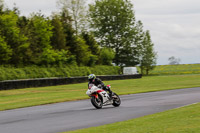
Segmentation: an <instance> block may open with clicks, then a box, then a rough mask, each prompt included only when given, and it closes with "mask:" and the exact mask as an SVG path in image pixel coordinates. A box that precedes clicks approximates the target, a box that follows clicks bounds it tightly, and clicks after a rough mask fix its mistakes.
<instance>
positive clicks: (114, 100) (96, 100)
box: [86, 84, 121, 109]
mask: <svg viewBox="0 0 200 133" xmlns="http://www.w3.org/2000/svg"><path fill="white" fill-rule="evenodd" d="M107 87H109V88H111V86H110V85H107ZM86 94H87V95H88V96H89V97H90V98H91V103H92V105H93V106H94V107H95V108H97V109H101V108H102V106H107V105H113V106H114V107H118V106H120V104H121V100H120V97H119V96H118V95H117V94H116V93H113V95H112V97H110V96H109V94H108V93H107V92H106V91H105V90H103V89H101V88H99V87H97V86H95V85H94V84H89V88H88V90H87V92H86Z"/></svg>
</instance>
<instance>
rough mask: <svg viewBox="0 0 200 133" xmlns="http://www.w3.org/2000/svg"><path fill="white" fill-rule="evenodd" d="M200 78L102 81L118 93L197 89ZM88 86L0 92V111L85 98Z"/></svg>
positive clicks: (156, 77) (144, 78)
mask: <svg viewBox="0 0 200 133" xmlns="http://www.w3.org/2000/svg"><path fill="white" fill-rule="evenodd" d="M199 79H200V75H169V76H147V77H143V78H142V79H129V80H115V81H105V84H111V85H112V90H113V91H114V92H116V93H117V94H120V95H124V94H133V93H141V92H151V91H162V90H169V89H180V88H191V87H199V86H200V84H199ZM86 90H87V83H81V84H71V85H62V86H51V87H39V88H28V89H18V90H7V91H0V110H8V109H15V108H22V107H29V106H36V105H43V104H50V103H57V102H64V101H72V100H80V99H86V98H88V96H87V95H86V94H85V92H86Z"/></svg>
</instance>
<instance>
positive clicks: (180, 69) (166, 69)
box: [149, 64, 200, 75]
mask: <svg viewBox="0 0 200 133" xmlns="http://www.w3.org/2000/svg"><path fill="white" fill-rule="evenodd" d="M149 74H150V75H172V74H173V75H178V74H200V64H180V65H160V66H156V68H155V69H154V70H153V71H150V73H149Z"/></svg>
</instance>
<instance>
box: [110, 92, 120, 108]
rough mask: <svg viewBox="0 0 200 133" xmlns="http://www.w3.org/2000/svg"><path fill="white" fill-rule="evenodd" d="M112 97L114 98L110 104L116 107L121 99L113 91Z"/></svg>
mask: <svg viewBox="0 0 200 133" xmlns="http://www.w3.org/2000/svg"><path fill="white" fill-rule="evenodd" d="M113 97H114V98H113V104H112V105H113V106H115V107H118V106H119V105H120V104H121V99H120V97H119V96H118V95H117V94H116V93H114V96H113Z"/></svg>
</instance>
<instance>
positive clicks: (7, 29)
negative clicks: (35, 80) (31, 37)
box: [0, 11, 29, 65]
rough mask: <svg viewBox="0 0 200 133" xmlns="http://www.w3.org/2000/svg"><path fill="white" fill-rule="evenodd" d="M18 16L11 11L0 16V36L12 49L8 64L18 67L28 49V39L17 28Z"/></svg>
mask: <svg viewBox="0 0 200 133" xmlns="http://www.w3.org/2000/svg"><path fill="white" fill-rule="evenodd" d="M18 19H19V18H18V16H17V14H15V12H13V11H7V12H5V13H4V14H2V15H0V35H1V36H2V37H3V40H4V41H5V43H6V44H7V46H9V47H8V48H9V49H12V57H11V59H10V60H9V61H10V62H9V63H10V64H14V65H20V64H23V62H24V57H25V53H26V51H27V48H28V47H29V43H28V38H27V37H26V36H25V35H24V34H23V33H22V32H21V30H20V28H19V27H18V24H17V23H18ZM4 45H5V44H4Z"/></svg>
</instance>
